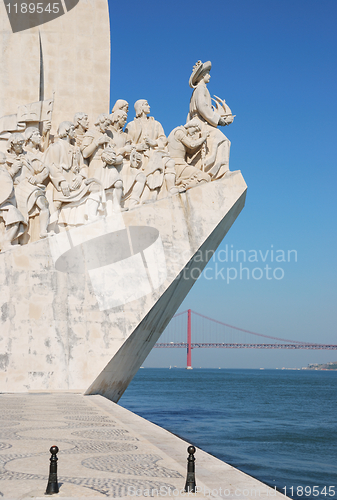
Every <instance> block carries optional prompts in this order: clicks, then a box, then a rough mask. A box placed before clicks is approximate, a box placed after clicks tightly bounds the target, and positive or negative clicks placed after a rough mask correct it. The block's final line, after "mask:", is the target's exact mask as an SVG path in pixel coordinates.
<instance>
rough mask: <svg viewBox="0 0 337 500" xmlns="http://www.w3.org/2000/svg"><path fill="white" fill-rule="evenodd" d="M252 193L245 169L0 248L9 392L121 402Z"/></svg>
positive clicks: (1, 379) (2, 363) (3, 372)
mask: <svg viewBox="0 0 337 500" xmlns="http://www.w3.org/2000/svg"><path fill="white" fill-rule="evenodd" d="M245 193H246V184H245V182H244V180H243V178H242V176H241V173H240V172H232V173H231V174H229V175H228V176H226V177H225V178H224V179H221V180H218V181H216V182H212V183H207V184H204V185H202V186H199V187H196V188H194V189H191V190H189V191H187V192H186V193H183V194H180V195H175V196H172V197H168V198H165V199H161V200H159V201H157V202H155V203H154V204H145V205H142V206H141V207H139V208H137V209H135V210H132V211H129V212H116V213H115V214H114V215H112V216H111V217H106V218H105V219H101V220H98V221H96V222H92V223H90V224H87V225H84V226H81V227H79V228H74V229H71V230H69V231H66V232H62V233H60V234H59V235H54V236H50V237H48V238H47V239H44V240H40V241H37V242H35V243H32V244H30V245H26V246H14V247H12V248H11V249H10V250H8V251H6V252H3V253H1V254H0V282H1V283H2V288H1V296H0V311H1V316H0V317H1V321H0V332H1V333H0V354H1V357H0V384H1V385H0V386H1V390H2V391H4V392H8V391H11V392H12V391H13V392H22V391H26V390H47V389H48V390H66V389H76V390H77V389H78V390H86V389H87V388H88V387H89V386H90V387H89V388H88V389H87V393H90V394H96V393H99V394H103V395H105V396H107V397H109V398H110V399H112V400H114V401H117V400H118V399H119V397H120V396H121V394H122V393H123V391H124V390H125V389H126V387H127V385H128V383H129V382H130V380H131V379H132V377H133V376H134V374H135V373H136V371H137V370H138V368H139V366H141V364H142V363H143V361H144V359H145V358H146V356H147V354H148V353H149V352H150V350H151V348H152V347H153V345H154V343H155V342H156V341H157V339H158V338H159V336H160V334H161V332H162V331H163V329H164V328H165V327H166V325H167V324H168V322H169V321H170V319H171V318H172V316H173V315H174V313H175V312H176V310H177V308H178V307H179V305H180V304H181V302H182V301H183V299H184V298H185V296H186V294H187V293H188V291H189V290H190V288H191V286H192V285H193V283H194V282H195V280H196V279H197V278H198V276H199V272H200V271H201V270H202V269H203V268H204V267H205V265H206V263H207V261H208V260H209V259H210V258H211V256H212V252H210V251H212V250H213V251H214V250H215V249H216V248H217V246H218V245H219V243H220V242H221V240H222V239H223V237H224V236H225V234H226V233H227V231H228V230H229V228H230V227H231V225H232V223H233V222H234V220H235V219H236V217H237V216H238V214H239V213H240V211H241V209H242V208H243V206H244V201H245ZM95 238H96V239H95ZM206 251H208V253H207V254H206ZM110 360H111V361H110Z"/></svg>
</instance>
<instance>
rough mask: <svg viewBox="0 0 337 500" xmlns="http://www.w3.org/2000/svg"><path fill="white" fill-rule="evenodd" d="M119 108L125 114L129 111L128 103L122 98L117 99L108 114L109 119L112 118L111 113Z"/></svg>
mask: <svg viewBox="0 0 337 500" xmlns="http://www.w3.org/2000/svg"><path fill="white" fill-rule="evenodd" d="M119 110H122V111H125V113H126V116H127V115H128V112H129V103H128V102H127V101H125V100H124V99H117V101H116V102H115V104H114V107H113V108H112V110H111V115H110V118H111V120H112V115H113V114H114V113H115V112H116V111H119Z"/></svg>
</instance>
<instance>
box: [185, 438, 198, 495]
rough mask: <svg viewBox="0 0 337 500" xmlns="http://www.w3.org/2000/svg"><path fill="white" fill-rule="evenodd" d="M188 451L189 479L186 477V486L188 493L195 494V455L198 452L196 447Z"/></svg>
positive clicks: (190, 447) (191, 447)
mask: <svg viewBox="0 0 337 500" xmlns="http://www.w3.org/2000/svg"><path fill="white" fill-rule="evenodd" d="M187 451H188V453H189V455H188V458H187V477H186V484H185V491H186V492H187V493H188V492H190V493H195V488H196V484H195V465H194V462H195V458H194V453H195V452H196V449H195V447H194V446H189V447H188V448H187Z"/></svg>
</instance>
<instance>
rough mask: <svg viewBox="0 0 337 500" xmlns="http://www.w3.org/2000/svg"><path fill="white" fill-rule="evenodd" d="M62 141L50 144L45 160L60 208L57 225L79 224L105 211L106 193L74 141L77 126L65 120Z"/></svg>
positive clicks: (61, 130)
mask: <svg viewBox="0 0 337 500" xmlns="http://www.w3.org/2000/svg"><path fill="white" fill-rule="evenodd" d="M58 136H59V140H58V141H57V142H55V143H54V144H52V145H51V146H49V148H48V150H47V151H46V157H45V163H46V165H47V166H48V168H49V177H50V180H51V182H52V183H53V185H54V193H53V199H54V205H55V206H56V208H57V209H58V210H59V211H60V214H59V219H58V224H59V225H61V226H79V225H81V224H85V223H87V222H91V221H93V220H96V219H97V218H98V217H99V216H100V213H99V212H100V211H102V212H103V210H104V201H105V200H104V193H103V196H102V187H101V185H100V183H99V181H97V180H95V179H91V178H88V166H87V165H85V164H84V161H83V157H82V154H81V151H80V149H79V148H78V147H77V146H74V145H73V144H72V141H73V139H74V136H75V126H74V124H73V123H72V122H68V121H66V122H62V123H61V124H60V126H59V128H58Z"/></svg>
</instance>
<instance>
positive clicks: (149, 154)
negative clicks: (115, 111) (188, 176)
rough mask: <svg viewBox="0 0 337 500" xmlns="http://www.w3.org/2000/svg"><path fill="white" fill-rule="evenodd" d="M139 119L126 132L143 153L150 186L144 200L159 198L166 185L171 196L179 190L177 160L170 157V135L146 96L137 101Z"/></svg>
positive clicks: (147, 184)
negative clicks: (151, 109) (155, 115)
mask: <svg viewBox="0 0 337 500" xmlns="http://www.w3.org/2000/svg"><path fill="white" fill-rule="evenodd" d="M135 111H136V118H135V119H134V120H133V121H132V122H130V123H128V125H127V126H126V129H125V132H126V133H127V134H128V135H129V136H130V138H131V140H132V142H133V143H134V144H135V145H136V149H137V151H139V152H141V153H142V167H141V168H142V170H143V171H144V174H145V176H146V185H145V189H144V192H143V195H142V199H144V201H148V200H149V199H150V200H152V201H155V200H156V199H157V196H158V193H159V191H160V190H161V188H162V187H163V185H164V179H165V187H166V189H167V192H168V193H169V194H171V195H173V194H176V193H178V188H177V187H176V186H175V178H176V173H175V168H174V160H172V159H171V158H170V156H169V153H168V150H167V148H166V146H167V138H166V136H165V133H164V130H163V127H162V126H161V124H160V123H159V122H157V121H156V120H155V119H154V118H153V117H152V116H148V115H149V113H150V106H149V104H148V102H147V101H146V100H145V99H139V100H138V101H136V102H135Z"/></svg>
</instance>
